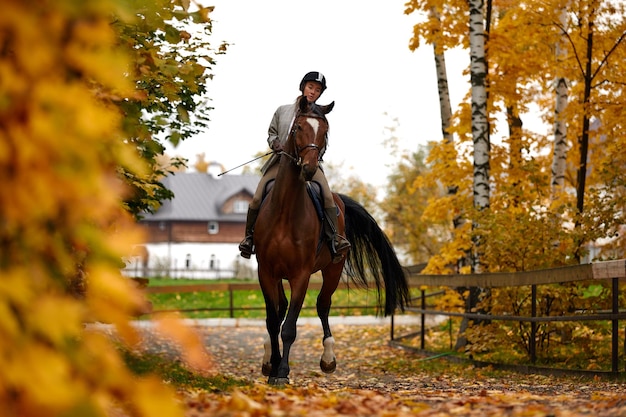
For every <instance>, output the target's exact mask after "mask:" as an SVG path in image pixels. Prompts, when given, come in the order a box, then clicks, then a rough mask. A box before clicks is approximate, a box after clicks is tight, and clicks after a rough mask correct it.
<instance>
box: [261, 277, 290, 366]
mask: <svg viewBox="0 0 626 417" xmlns="http://www.w3.org/2000/svg"><path fill="white" fill-rule="evenodd" d="M263 295H264V298H265V313H266V316H265V317H266V320H265V325H266V328H267V333H268V336H267V338H266V339H265V342H264V344H263V347H264V350H265V353H264V355H263V363H262V366H261V372H262V374H263V375H264V376H271V375H272V374H273V372H272V371H273V370H274V371H276V370H277V369H278V366H279V365H280V362H281V359H282V357H281V354H280V345H279V341H278V338H279V335H280V325H281V323H282V322H283V320H284V319H285V314H286V311H287V297H286V296H285V290H284V288H283V286H282V283H281V282H279V283H278V285H277V287H275V288H274V289H273V290H272V291H269V290H266V289H263ZM274 374H275V372H274Z"/></svg>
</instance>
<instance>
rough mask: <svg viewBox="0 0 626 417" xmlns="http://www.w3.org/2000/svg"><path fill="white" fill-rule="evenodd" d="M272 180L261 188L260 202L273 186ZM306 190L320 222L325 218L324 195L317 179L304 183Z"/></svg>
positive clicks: (262, 201)
mask: <svg viewBox="0 0 626 417" xmlns="http://www.w3.org/2000/svg"><path fill="white" fill-rule="evenodd" d="M274 181H275V180H270V181H268V183H267V184H265V189H264V190H263V196H262V197H261V204H263V203H264V202H265V198H266V197H267V195H268V194H269V192H270V191H271V190H272V188H274ZM306 191H307V193H308V194H309V197H311V201H312V202H313V206H314V207H315V212H316V213H317V218H318V219H319V220H320V222H322V223H323V222H324V220H326V215H325V213H324V197H323V195H322V186H321V185H320V184H319V183H318V182H317V181H307V183H306Z"/></svg>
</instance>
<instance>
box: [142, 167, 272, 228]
mask: <svg viewBox="0 0 626 417" xmlns="http://www.w3.org/2000/svg"><path fill="white" fill-rule="evenodd" d="M259 179H260V177H259V176H257V175H250V174H249V175H223V176H221V177H214V176H213V175H211V174H206V173H199V172H182V173H181V172H179V173H176V174H174V175H169V176H168V177H166V178H164V179H163V181H162V182H163V185H165V187H166V188H168V189H169V190H171V191H172V192H173V193H174V197H173V198H172V199H171V200H166V201H164V202H163V205H162V206H161V207H160V208H159V210H158V211H157V212H156V213H155V214H150V213H147V214H146V215H144V218H143V221H162V220H168V221H171V220H188V221H219V220H221V221H241V222H244V221H245V219H246V213H222V212H221V210H220V207H222V205H223V204H224V202H226V200H228V199H229V198H230V197H232V196H233V195H235V194H238V193H240V192H245V193H248V194H250V196H252V195H254V191H255V190H256V187H257V184H258V183H259Z"/></svg>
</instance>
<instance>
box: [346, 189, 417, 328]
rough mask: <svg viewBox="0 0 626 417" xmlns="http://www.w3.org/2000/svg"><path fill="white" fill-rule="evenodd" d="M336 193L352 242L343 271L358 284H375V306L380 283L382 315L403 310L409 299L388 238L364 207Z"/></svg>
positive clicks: (398, 262) (405, 282) (379, 294)
mask: <svg viewBox="0 0 626 417" xmlns="http://www.w3.org/2000/svg"><path fill="white" fill-rule="evenodd" d="M339 197H340V198H341V200H342V201H343V203H344V205H345V219H346V220H345V222H346V237H347V238H348V240H349V241H350V243H351V244H352V248H351V249H350V252H349V254H348V257H347V260H346V265H345V272H346V274H347V275H348V276H349V277H350V279H351V280H352V282H354V283H355V284H357V285H358V286H360V287H364V288H368V284H369V283H370V282H372V281H373V282H374V283H375V284H376V290H377V292H378V307H379V309H380V308H381V307H382V305H383V301H382V291H381V287H383V286H384V287H385V310H384V314H385V316H387V315H390V314H393V312H394V310H395V309H396V308H397V307H399V308H400V309H401V310H402V311H404V308H405V307H406V306H408V304H409V300H410V296H409V285H408V283H407V279H406V275H405V271H404V268H403V267H402V265H400V261H399V260H398V257H397V256H396V253H395V251H394V249H393V246H392V245H391V242H389V239H388V238H387V235H385V233H384V232H383V231H382V230H381V229H380V227H379V226H378V223H376V220H374V218H373V217H372V216H371V215H370V214H369V213H368V212H367V210H366V209H365V207H363V206H362V205H361V204H359V203H357V202H356V201H354V200H353V199H352V198H350V197H348V196H346V195H343V194H339Z"/></svg>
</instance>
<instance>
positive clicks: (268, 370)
mask: <svg viewBox="0 0 626 417" xmlns="http://www.w3.org/2000/svg"><path fill="white" fill-rule="evenodd" d="M261 372H262V373H263V376H270V373H272V364H271V363H264V364H263V366H262V367H261Z"/></svg>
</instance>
